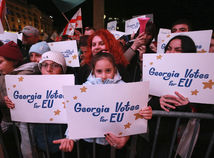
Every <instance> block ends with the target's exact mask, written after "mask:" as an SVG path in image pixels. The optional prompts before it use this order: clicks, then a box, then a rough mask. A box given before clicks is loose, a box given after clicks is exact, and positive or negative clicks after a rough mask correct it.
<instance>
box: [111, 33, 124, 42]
mask: <svg viewBox="0 0 214 158" xmlns="http://www.w3.org/2000/svg"><path fill="white" fill-rule="evenodd" d="M110 32H111V33H112V34H113V35H114V37H115V38H116V39H117V40H118V39H119V38H120V37H121V36H123V35H125V32H121V31H110Z"/></svg>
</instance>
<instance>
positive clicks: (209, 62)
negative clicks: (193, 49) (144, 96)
mask: <svg viewBox="0 0 214 158" xmlns="http://www.w3.org/2000/svg"><path fill="white" fill-rule="evenodd" d="M213 61H214V54H213V53H204V54H203V53H167V54H143V67H142V68H143V81H150V94H151V95H155V96H162V95H167V94H171V95H175V94H174V92H175V91H178V92H179V93H180V94H182V95H183V96H184V97H187V98H188V99H189V101H190V102H194V103H207V104H213V103H214V97H213V96H214V71H213V66H214V62H213Z"/></svg>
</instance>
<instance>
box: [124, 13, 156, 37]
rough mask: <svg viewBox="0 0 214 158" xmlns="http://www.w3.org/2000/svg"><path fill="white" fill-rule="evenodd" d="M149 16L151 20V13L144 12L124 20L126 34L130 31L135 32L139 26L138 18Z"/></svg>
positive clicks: (130, 32)
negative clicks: (144, 13)
mask: <svg viewBox="0 0 214 158" xmlns="http://www.w3.org/2000/svg"><path fill="white" fill-rule="evenodd" d="M146 17H148V18H150V19H151V21H152V20H153V14H146V15H140V16H136V17H134V18H132V19H129V20H126V21H125V33H126V34H132V33H136V32H137V30H138V29H139V28H140V23H139V20H138V18H146Z"/></svg>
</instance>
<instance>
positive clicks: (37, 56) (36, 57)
mask: <svg viewBox="0 0 214 158" xmlns="http://www.w3.org/2000/svg"><path fill="white" fill-rule="evenodd" d="M41 58H42V55H41V54H39V53H34V52H32V53H30V61H31V62H35V63H39V61H40V59H41Z"/></svg>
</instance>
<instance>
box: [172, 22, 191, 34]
mask: <svg viewBox="0 0 214 158" xmlns="http://www.w3.org/2000/svg"><path fill="white" fill-rule="evenodd" d="M171 31H172V33H178V32H188V31H189V27H188V25H187V24H177V25H174V26H173V27H172V29H171Z"/></svg>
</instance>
